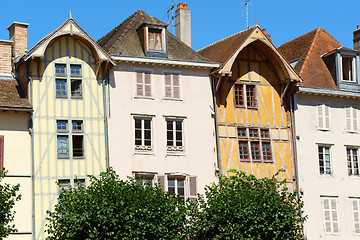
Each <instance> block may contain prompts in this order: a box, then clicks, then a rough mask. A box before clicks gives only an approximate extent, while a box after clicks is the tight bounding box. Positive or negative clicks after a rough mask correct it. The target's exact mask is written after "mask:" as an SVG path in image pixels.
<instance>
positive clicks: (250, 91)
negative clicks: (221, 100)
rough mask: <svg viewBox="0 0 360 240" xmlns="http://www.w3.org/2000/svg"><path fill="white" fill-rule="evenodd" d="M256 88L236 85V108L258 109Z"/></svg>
mask: <svg viewBox="0 0 360 240" xmlns="http://www.w3.org/2000/svg"><path fill="white" fill-rule="evenodd" d="M255 89H256V86H255V85H247V84H238V83H237V84H235V87H234V103H235V106H236V107H248V108H256V90H255Z"/></svg>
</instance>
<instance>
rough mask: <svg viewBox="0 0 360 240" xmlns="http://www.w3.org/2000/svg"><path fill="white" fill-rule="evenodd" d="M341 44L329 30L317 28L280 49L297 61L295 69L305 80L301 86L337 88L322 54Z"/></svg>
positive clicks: (288, 57)
mask: <svg viewBox="0 0 360 240" xmlns="http://www.w3.org/2000/svg"><path fill="white" fill-rule="evenodd" d="M341 46H342V45H341V44H340V43H339V42H338V41H336V39H334V38H333V37H332V36H331V35H330V34H329V33H328V32H326V31H325V30H324V29H322V28H317V29H315V30H313V31H311V32H308V33H306V34H304V35H302V36H300V37H298V38H295V39H294V40H291V41H289V42H287V43H284V44H283V45H281V46H280V47H279V51H280V52H281V53H282V54H283V55H284V57H285V58H287V60H288V61H290V62H295V63H296V65H295V70H296V71H297V72H298V73H299V75H300V76H301V77H302V80H303V82H302V83H300V85H301V86H305V87H313V88H328V89H337V86H336V84H335V81H334V79H333V77H332V75H331V73H330V71H329V69H328V67H327V66H326V64H325V62H324V60H323V58H322V55H323V54H325V53H328V52H330V51H333V50H335V49H338V48H339V47H341Z"/></svg>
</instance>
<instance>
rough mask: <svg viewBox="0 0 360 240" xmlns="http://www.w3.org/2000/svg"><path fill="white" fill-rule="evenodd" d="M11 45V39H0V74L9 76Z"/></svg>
mask: <svg viewBox="0 0 360 240" xmlns="http://www.w3.org/2000/svg"><path fill="white" fill-rule="evenodd" d="M12 45H13V42H12V41H7V40H0V76H11V66H12V65H11V48H12Z"/></svg>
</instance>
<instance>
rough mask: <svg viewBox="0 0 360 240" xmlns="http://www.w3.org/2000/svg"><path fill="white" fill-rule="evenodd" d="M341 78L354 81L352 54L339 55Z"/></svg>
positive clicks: (353, 59)
mask: <svg viewBox="0 0 360 240" xmlns="http://www.w3.org/2000/svg"><path fill="white" fill-rule="evenodd" d="M341 60H342V78H343V81H346V82H356V72H355V58H354V57H352V56H341Z"/></svg>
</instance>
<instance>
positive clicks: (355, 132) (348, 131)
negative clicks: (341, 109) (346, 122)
mask: <svg viewBox="0 0 360 240" xmlns="http://www.w3.org/2000/svg"><path fill="white" fill-rule="evenodd" d="M345 133H350V134H359V131H352V130H345Z"/></svg>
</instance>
